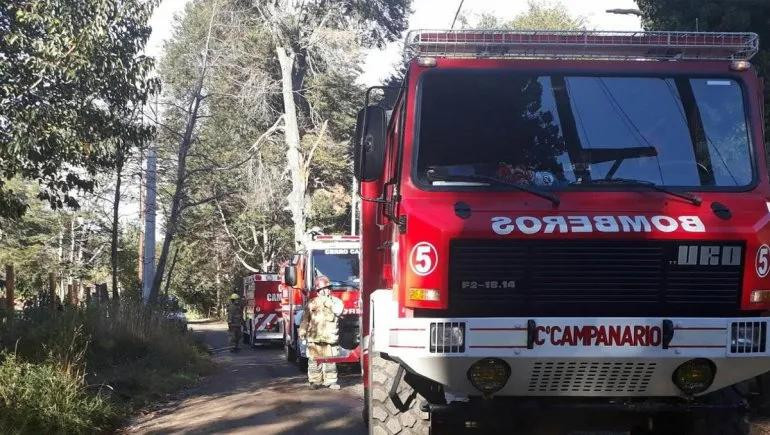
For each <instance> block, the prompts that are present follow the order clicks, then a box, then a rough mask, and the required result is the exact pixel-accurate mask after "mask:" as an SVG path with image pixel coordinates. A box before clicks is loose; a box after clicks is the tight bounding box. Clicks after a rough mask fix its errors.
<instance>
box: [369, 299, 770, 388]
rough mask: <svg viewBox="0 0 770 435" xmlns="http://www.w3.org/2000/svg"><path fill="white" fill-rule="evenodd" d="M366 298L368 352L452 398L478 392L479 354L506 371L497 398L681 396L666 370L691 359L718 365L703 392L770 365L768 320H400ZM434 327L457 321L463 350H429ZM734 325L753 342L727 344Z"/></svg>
mask: <svg viewBox="0 0 770 435" xmlns="http://www.w3.org/2000/svg"><path fill="white" fill-rule="evenodd" d="M371 303H372V304H371V306H372V307H375V308H374V311H373V313H372V316H371V318H372V325H371V326H372V329H371V331H372V333H373V336H372V337H370V339H371V340H373V342H372V349H373V350H375V351H378V352H383V353H387V354H388V355H389V356H390V357H391V358H393V359H395V360H397V361H399V362H400V363H401V364H403V365H404V366H405V367H406V368H407V369H408V370H409V371H411V372H413V373H416V374H419V375H421V376H424V377H426V378H429V379H431V380H433V381H435V382H438V383H440V384H443V385H444V386H445V390H446V391H450V392H452V393H453V394H459V395H479V394H480V393H479V391H478V390H477V389H476V388H474V387H473V385H472V384H471V383H470V381H469V380H468V376H467V373H468V369H469V368H470V366H471V365H472V364H473V363H475V362H476V361H478V360H480V359H482V358H486V357H496V358H500V359H502V360H504V361H505V362H506V363H508V364H509V365H510V367H511V376H510V378H509V379H508V382H507V383H506V385H505V386H504V387H503V388H502V389H501V390H500V391H499V392H497V393H495V395H497V396H541V397H549V396H589V397H590V396H593V397H654V396H655V397H673V396H683V393H682V392H681V391H680V390H679V389H678V388H677V387H676V386H675V385H674V383H673V382H672V375H673V372H674V370H675V369H676V368H677V367H678V366H679V365H680V364H682V363H683V362H685V361H687V360H690V359H693V358H707V359H709V360H711V361H712V362H713V363H714V365H715V367H716V377H715V379H714V383H713V384H712V386H711V387H710V388H709V390H707V391H706V392H704V394H705V393H707V392H710V391H715V390H718V389H720V388H723V387H726V386H729V385H734V384H737V383H739V382H741V381H744V380H746V379H749V378H752V377H754V376H757V375H759V374H762V373H764V372H767V371H770V354H768V346H767V336H766V335H767V334H766V331H767V325H766V322H767V321H768V319H767V318H669V319H664V318H569V317H560V318H558V317H557V318H513V317H495V318H451V319H444V318H399V317H398V315H397V313H398V311H397V306H396V304H395V302H394V301H393V299H392V296H391V294H390V292H389V291H386V290H378V291H376V292H374V293H373V294H372V300H371ZM664 321H668V322H667V323H668V326H669V328H665V327H664ZM432 323H439V324H442V323H447V324H450V325H456V324H461V323H462V324H464V328H465V335H464V343H463V347H462V348H460V347H457V346H455V347H452V346H449V347H443V348H440V347H436V346H433V347H432V346H431V345H430V343H431V337H430V330H431V324H432ZM533 324H534V325H535V327H534V330H533ZM736 325H752V326H751V327H749V328H744V329H743V331H752V335H751V337H749V336H748V335H747V334H746V332H743V335H741V336H736V338H740V340H738V341H737V342H738V343H745V342H746V341H747V340H751V342H752V343H755V344H756V345H752V346H746V345H739V346H733V344H734V342H735V339H734V337H733V334H734V333H735V332H736V328H737V326H736ZM754 325H757V326H756V329H754V328H755V327H754ZM762 325H764V326H762ZM664 330H667V331H664ZM754 331H756V335H757V336H756V337H755V336H754V334H755V332H754ZM666 332H667V334H668V335H670V334H671V333H673V335H670V337H669V338H670V339H667V338H666V337H664V335H665V334H664V333H666ZM760 335H761V336H760ZM760 341H761V342H762V345H761V346H759V345H758V343H759V342H760ZM664 342H667V343H666V344H664ZM438 350H441V351H438Z"/></svg>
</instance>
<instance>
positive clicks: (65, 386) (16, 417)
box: [0, 352, 117, 434]
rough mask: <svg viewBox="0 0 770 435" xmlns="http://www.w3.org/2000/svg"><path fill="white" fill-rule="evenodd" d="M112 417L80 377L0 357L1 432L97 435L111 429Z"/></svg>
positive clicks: (108, 407)
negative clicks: (85, 434) (88, 433)
mask: <svg viewBox="0 0 770 435" xmlns="http://www.w3.org/2000/svg"><path fill="white" fill-rule="evenodd" d="M116 411H117V410H116V409H115V407H114V406H113V405H112V404H111V403H110V402H109V401H108V400H107V398H106V397H105V396H104V395H103V394H100V393H99V392H98V390H97V392H96V394H94V393H93V392H92V391H89V388H88V386H87V385H86V383H85V380H84V378H83V375H82V373H81V372H77V371H74V372H73V371H68V370H66V369H64V368H62V367H61V366H60V365H59V364H58V363H57V362H56V361H46V362H44V363H39V364H33V363H30V362H24V361H23V360H21V359H20V358H19V357H18V356H16V355H15V354H13V353H8V352H0V432H2V433H6V434H16V433H18V434H36V433H87V432H99V431H103V430H105V429H107V428H108V427H109V426H110V423H111V422H112V421H113V420H114V418H115V417H116V415H117V412H116Z"/></svg>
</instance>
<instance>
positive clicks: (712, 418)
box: [686, 387, 751, 435]
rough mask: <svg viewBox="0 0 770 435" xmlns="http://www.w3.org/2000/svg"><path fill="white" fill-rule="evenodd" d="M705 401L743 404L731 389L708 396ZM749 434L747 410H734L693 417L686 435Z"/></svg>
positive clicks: (743, 401) (738, 395)
mask: <svg viewBox="0 0 770 435" xmlns="http://www.w3.org/2000/svg"><path fill="white" fill-rule="evenodd" d="M706 401H707V402H709V403H721V404H740V403H745V400H744V399H743V397H741V395H740V394H738V392H737V391H736V390H735V389H734V388H732V387H728V388H724V389H722V390H719V391H716V392H714V393H711V394H708V395H707V397H706ZM750 432H751V423H750V422H749V413H748V410H747V409H741V408H736V409H729V410H725V411H714V412H708V413H706V414H703V415H699V416H695V417H694V418H693V420H692V425H691V427H690V430H689V432H686V433H688V434H691V435H748V434H749V433H750Z"/></svg>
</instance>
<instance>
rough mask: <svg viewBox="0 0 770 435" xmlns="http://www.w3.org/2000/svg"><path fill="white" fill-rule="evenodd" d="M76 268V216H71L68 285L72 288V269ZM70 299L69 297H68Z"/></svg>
mask: <svg viewBox="0 0 770 435" xmlns="http://www.w3.org/2000/svg"><path fill="white" fill-rule="evenodd" d="M74 267H75V216H74V215H73V216H71V219H70V253H69V268H68V270H67V285H68V286H72V283H73V276H72V269H73V268H74ZM67 296H68V297H69V295H67Z"/></svg>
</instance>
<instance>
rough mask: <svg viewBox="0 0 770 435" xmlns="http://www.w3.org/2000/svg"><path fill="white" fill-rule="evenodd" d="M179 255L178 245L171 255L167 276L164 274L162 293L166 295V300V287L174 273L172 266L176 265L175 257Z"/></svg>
mask: <svg viewBox="0 0 770 435" xmlns="http://www.w3.org/2000/svg"><path fill="white" fill-rule="evenodd" d="M177 255H179V246H177V247H176V249H174V256H173V257H171V266H169V268H168V276H166V286H165V288H164V289H163V294H164V295H165V296H166V300H168V288H169V286H170V285H171V277H172V276H173V273H174V266H176V257H177Z"/></svg>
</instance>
